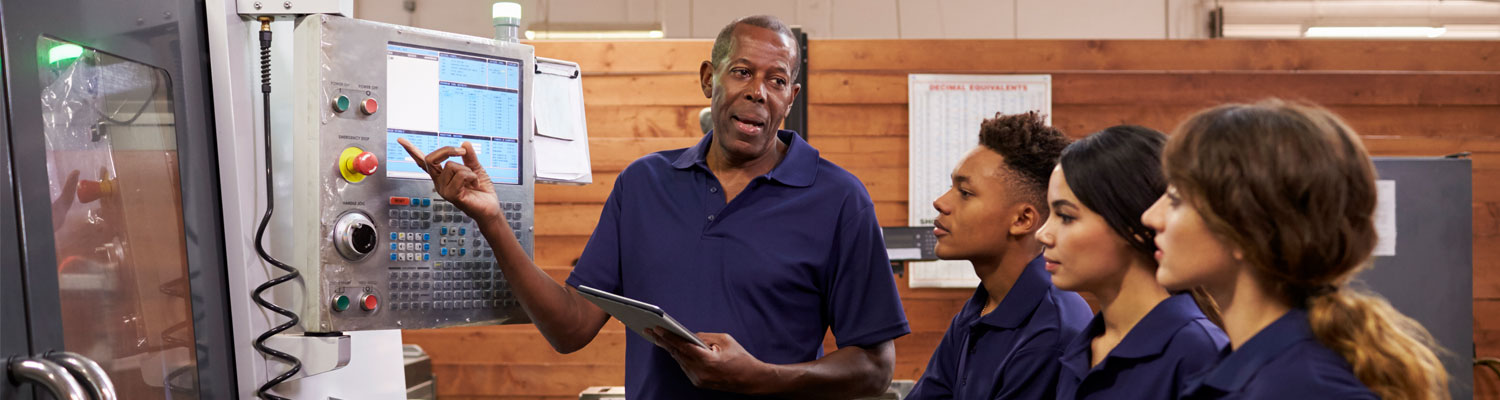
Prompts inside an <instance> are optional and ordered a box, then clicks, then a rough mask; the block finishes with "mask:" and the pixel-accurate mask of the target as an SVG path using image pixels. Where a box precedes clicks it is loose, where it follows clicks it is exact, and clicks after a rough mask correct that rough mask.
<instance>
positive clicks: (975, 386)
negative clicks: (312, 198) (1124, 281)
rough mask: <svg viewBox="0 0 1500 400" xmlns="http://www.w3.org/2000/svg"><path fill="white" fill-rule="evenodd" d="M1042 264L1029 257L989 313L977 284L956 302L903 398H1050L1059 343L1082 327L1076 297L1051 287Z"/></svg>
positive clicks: (1084, 311) (1085, 310)
mask: <svg viewBox="0 0 1500 400" xmlns="http://www.w3.org/2000/svg"><path fill="white" fill-rule="evenodd" d="M1045 264H1046V262H1045V261H1044V260H1043V259H1042V257H1041V256H1037V258H1036V259H1034V260H1031V263H1029V264H1027V265H1026V269H1025V270H1023V271H1022V272H1021V275H1020V276H1019V277H1017V278H1016V283H1015V285H1013V286H1011V288H1010V292H1008V293H1006V294H1005V299H1003V300H1001V301H1000V304H999V305H998V306H996V307H995V309H994V311H991V312H990V313H989V314H985V315H983V316H981V315H979V313H980V312H981V311H983V310H984V305H985V302H986V301H987V299H988V298H989V292H986V291H985V290H984V286H983V285H980V286H979V288H978V289H975V291H974V296H973V297H971V298H969V302H968V303H965V304H964V307H963V309H961V310H959V311H958V315H955V316H953V323H952V324H950V325H948V332H947V333H945V334H943V341H942V342H939V343H938V348H937V351H934V352H933V353H932V359H931V360H929V361H928V362H927V372H925V373H923V374H922V379H921V380H919V381H917V386H916V387H915V388H912V391H911V394H910V395H908V396H907V398H908V399H1051V398H1053V393H1054V389H1056V386H1057V369H1058V362H1057V357H1058V356H1061V355H1062V350H1063V346H1064V345H1065V340H1067V339H1068V338H1072V337H1073V336H1074V335H1077V334H1078V333H1079V332H1080V331H1082V330H1083V327H1084V325H1087V324H1088V322H1089V314H1091V311H1089V305H1088V303H1085V302H1084V301H1083V298H1082V297H1079V296H1078V294H1077V293H1073V292H1068V291H1063V290H1062V289H1058V288H1057V287H1056V286H1052V277H1051V276H1050V275H1048V274H1047V271H1046V269H1045V268H1046V267H1045Z"/></svg>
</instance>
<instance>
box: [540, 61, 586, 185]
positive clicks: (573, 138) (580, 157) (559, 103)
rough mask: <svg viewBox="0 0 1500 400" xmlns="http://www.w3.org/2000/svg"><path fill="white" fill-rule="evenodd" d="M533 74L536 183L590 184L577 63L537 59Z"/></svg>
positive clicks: (581, 88)
mask: <svg viewBox="0 0 1500 400" xmlns="http://www.w3.org/2000/svg"><path fill="white" fill-rule="evenodd" d="M535 73H536V75H535V77H534V79H533V80H532V82H533V83H534V85H535V87H536V89H535V91H533V93H532V97H531V103H532V104H531V110H532V118H533V119H534V120H535V121H534V122H535V124H534V126H535V127H536V134H535V135H533V138H532V143H533V145H534V146H535V148H536V155H537V157H536V182H537V183H551V184H563V185H586V184H589V183H593V181H594V173H593V167H592V165H591V163H590V160H589V133H588V124H587V121H586V120H585V117H584V113H583V79H582V77H581V76H582V72H581V70H580V69H579V68H578V63H575V62H572V61H564V60H556V59H551V58H546V57H537V58H536V67H535Z"/></svg>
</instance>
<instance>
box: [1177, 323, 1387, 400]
mask: <svg viewBox="0 0 1500 400" xmlns="http://www.w3.org/2000/svg"><path fill="white" fill-rule="evenodd" d="M1182 398H1184V399H1377V398H1378V397H1376V396H1375V393H1373V392H1370V389H1369V388H1367V387H1365V384H1364V383H1361V382H1360V381H1359V378H1356V377H1355V376H1354V371H1353V369H1352V368H1350V366H1349V362H1348V361H1345V360H1344V357H1342V356H1339V354H1338V353H1336V352H1334V351H1333V350H1330V349H1329V348H1327V347H1323V345H1322V344H1321V343H1318V339H1317V338H1316V337H1313V333H1312V327H1310V326H1309V325H1308V324H1307V311H1306V310H1302V309H1296V308H1294V309H1292V310H1291V311H1287V313H1286V314H1285V315H1282V316H1281V318H1278V319H1277V320H1276V322H1272V323H1271V324H1270V325H1267V326H1266V327H1265V329H1261V331H1260V332H1259V333H1256V334H1255V336H1253V337H1251V338H1250V340H1247V341H1245V344H1243V345H1241V346H1240V348H1239V349H1236V350H1234V352H1232V353H1229V356H1228V357H1224V360H1223V361H1220V362H1219V364H1218V365H1215V366H1214V367H1213V368H1210V369H1209V370H1207V371H1205V372H1204V373H1203V374H1202V375H1200V376H1199V377H1196V378H1193V379H1190V380H1189V382H1188V383H1187V387H1185V388H1184V389H1183V397H1182Z"/></svg>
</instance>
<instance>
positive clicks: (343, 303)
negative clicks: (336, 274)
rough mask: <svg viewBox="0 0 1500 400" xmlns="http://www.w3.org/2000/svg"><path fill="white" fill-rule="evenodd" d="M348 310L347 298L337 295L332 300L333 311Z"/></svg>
mask: <svg viewBox="0 0 1500 400" xmlns="http://www.w3.org/2000/svg"><path fill="white" fill-rule="evenodd" d="M348 309H349V296H345V295H339V296H338V297H334V298H333V310H334V311H344V310H348Z"/></svg>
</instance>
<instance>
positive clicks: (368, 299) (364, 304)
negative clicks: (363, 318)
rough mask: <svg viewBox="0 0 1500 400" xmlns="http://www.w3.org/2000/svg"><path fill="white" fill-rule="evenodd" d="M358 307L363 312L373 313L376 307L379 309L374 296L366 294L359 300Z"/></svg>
mask: <svg viewBox="0 0 1500 400" xmlns="http://www.w3.org/2000/svg"><path fill="white" fill-rule="evenodd" d="M359 306H360V308H364V309H365V311H375V308H376V307H380V299H376V298H375V295H374V294H367V295H365V297H364V298H361V299H359Z"/></svg>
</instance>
